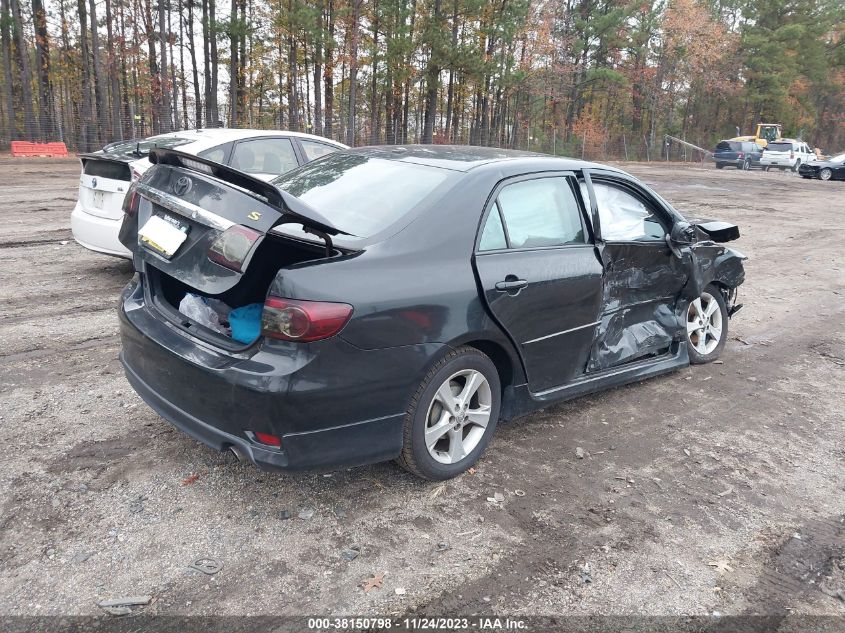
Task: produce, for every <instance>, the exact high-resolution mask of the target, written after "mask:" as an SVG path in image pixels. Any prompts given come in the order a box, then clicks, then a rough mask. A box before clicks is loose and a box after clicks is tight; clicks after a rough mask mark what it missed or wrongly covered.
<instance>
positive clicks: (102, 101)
mask: <svg viewBox="0 0 845 633" xmlns="http://www.w3.org/2000/svg"><path fill="white" fill-rule="evenodd" d="M88 7H89V17H90V18H91V64H92V66H93V68H94V97H95V99H96V106H97V109H96V120H97V125H96V128H95V129H96V130H97V134H96V136H97V144H99V145H102V144H104V143H106V142H109V141H111V140H112V139H111V135H112V126H111V121H110V120H109V119H110V118H111V112H110V110H109V108H108V105H107V104H106V82H105V79H103V65H102V63H101V61H100V34H99V32H98V30H97V3H96V1H95V0H90V2H89V3H88Z"/></svg>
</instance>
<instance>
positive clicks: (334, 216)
mask: <svg viewBox="0 0 845 633" xmlns="http://www.w3.org/2000/svg"><path fill="white" fill-rule="evenodd" d="M452 173H453V172H450V171H448V170H445V169H439V168H437V167H427V166H424V165H415V164H412V163H405V162H401V161H396V160H385V159H383V158H372V157H369V156H364V155H362V154H350V153H346V152H338V153H334V154H330V155H328V156H326V157H324V158H320V159H318V160H316V161H314V162H312V163H308V164H307V165H304V166H302V167H300V168H299V169H295V170H293V171H291V172H288V173H286V174H282V175H281V176H279V177H278V178H276V179H275V180H273V181H272V182H273V184H274V185H276V186H277V187H278V188H279V189H283V190H285V191H287V192H288V193H290V194H291V195H294V196H296V197H297V198H299V199H300V200H302V201H303V202H305V203H306V204H307V205H308V206H310V207H312V208H313V209H314V210H316V211H319V212H320V214H321V215H322V216H323V217H325V218H326V219H327V220H328V221H329V222H331V224H332V225H333V226H335V227H336V228H338V229H340V230H342V231H346V232H347V233H351V234H353V235H355V236H357V237H370V236H372V235H375V234H376V233H378V232H379V231H382V230H383V229H385V228H387V227H388V226H390V225H391V224H393V223H394V222H396V221H397V220H399V219H400V218H402V217H403V216H405V215H406V214H407V213H409V212H410V211H411V210H412V209H413V208H414V207H416V206H418V205H419V204H421V203H422V202H423V200H424V199H425V198H426V197H428V196H429V195H430V194H432V193H433V192H434V191H435V190H436V189H437V188H438V187H439V186H440V185H441V184H442V183H444V182H445V181H446V180H447V179H448V178H449V177H450V176H451V175H452Z"/></svg>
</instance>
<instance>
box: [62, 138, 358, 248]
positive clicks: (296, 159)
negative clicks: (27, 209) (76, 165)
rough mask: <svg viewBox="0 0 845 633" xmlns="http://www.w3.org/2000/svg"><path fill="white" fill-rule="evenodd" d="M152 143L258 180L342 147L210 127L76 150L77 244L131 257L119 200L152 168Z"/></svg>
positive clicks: (318, 140) (74, 222)
mask: <svg viewBox="0 0 845 633" xmlns="http://www.w3.org/2000/svg"><path fill="white" fill-rule="evenodd" d="M156 147H161V148H178V149H179V151H182V152H187V153H189V154H194V155H196V156H200V157H202V158H206V159H208V160H213V161H215V162H218V163H223V164H224V165H229V166H230V167H234V168H235V169H238V170H240V171H243V172H246V173H248V174H251V175H253V176H255V177H257V178H261V179H262V180H271V179H272V178H275V177H276V176H278V175H280V174H283V173H285V172H287V171H290V170H291V169H294V168H296V167H299V166H300V165H304V164H305V163H307V162H309V161H312V160H314V159H315V158H319V157H320V156H325V155H326V154H331V153H332V152H336V151H339V150H342V149H346V148H347V147H346V145H343V144H342V143H337V142H335V141H332V140H330V139H327V138H323V137H321V136H313V135H311V134H301V133H298V132H285V131H267V130H237V129H228V128H214V129H206V130H185V131H182V132H171V133H169V134H161V135H159V136H151V137H149V138H146V139H143V140H141V141H137V140H135V141H121V142H118V143H112V144H111V145H107V146H106V147H104V148H103V149H102V150H101V151H99V152H94V153H91V154H81V155H80V156H79V159H80V161H81V162H82V175H81V176H80V178H79V200H78V201H77V202H76V206H75V207H74V208H73V213H72V214H71V222H70V224H71V230H72V231H73V237H74V239H75V240H76V241H77V242H79V244H81V245H82V246H84V247H85V248H88V249H90V250H92V251H97V252H99V253H105V254H107V255H116V256H118V257H131V256H132V254H131V253H130V252H129V251H128V250H126V248H124V246H123V244H121V243H120V241H119V240H118V238H117V234H118V231H119V230H120V224H121V222H122V221H123V198H124V197H125V196H126V192H127V191H128V189H129V185H130V184H132V182H134V181H135V180H137V179H138V178H140V177H141V174H143V173H144V172H145V171H146V170H147V169H149V167H150V166H151V163H150V161H149V160H148V159H147V155H148V154H149V151H150V149H153V148H156Z"/></svg>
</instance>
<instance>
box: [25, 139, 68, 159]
mask: <svg viewBox="0 0 845 633" xmlns="http://www.w3.org/2000/svg"><path fill="white" fill-rule="evenodd" d="M67 155H68V154H67V146H66V145H65V144H64V143H30V142H29V141H12V156H47V157H56V156H67Z"/></svg>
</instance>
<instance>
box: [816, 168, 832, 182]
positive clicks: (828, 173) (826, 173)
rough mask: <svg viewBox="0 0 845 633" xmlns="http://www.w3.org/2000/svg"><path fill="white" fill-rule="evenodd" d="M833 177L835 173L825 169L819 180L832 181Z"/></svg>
mask: <svg viewBox="0 0 845 633" xmlns="http://www.w3.org/2000/svg"><path fill="white" fill-rule="evenodd" d="M832 177H833V172H832V171H831V170H830V169H828V168H827V167H825V168H824V169H822V170H821V171H820V172H819V178H820V179H821V180H830V179H831V178H832Z"/></svg>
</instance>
